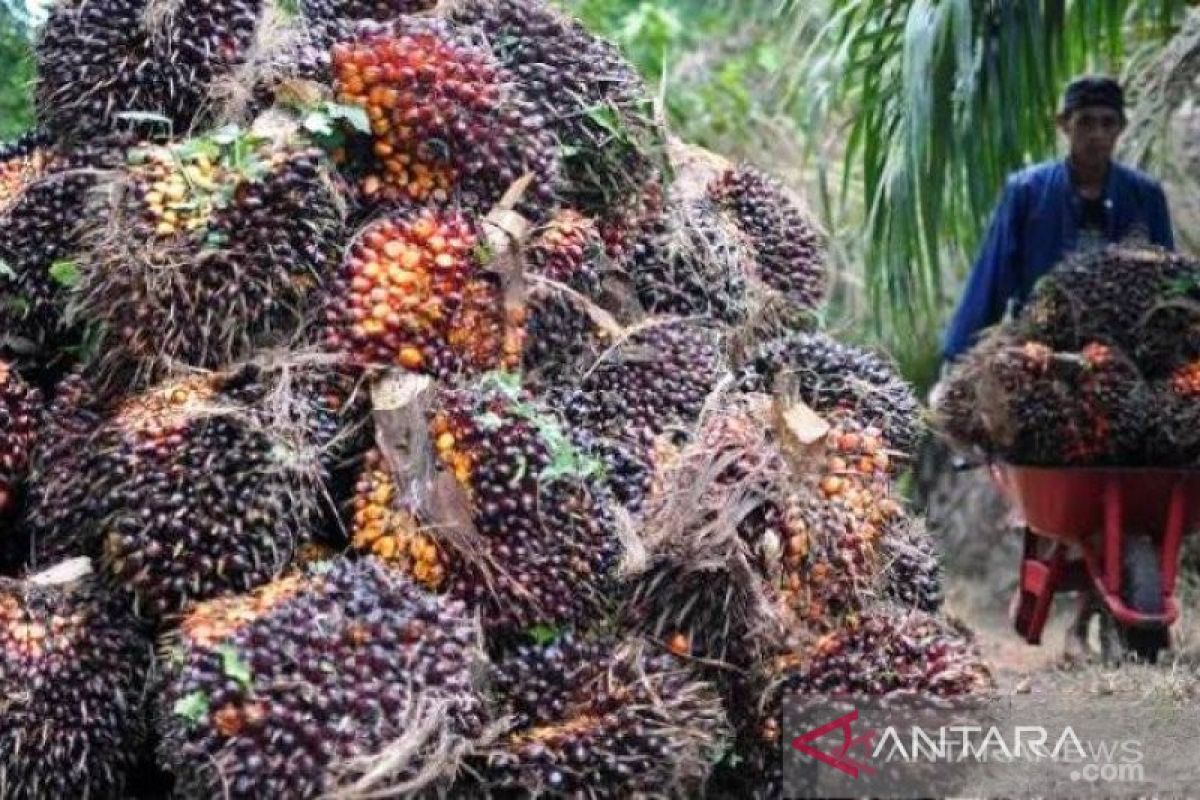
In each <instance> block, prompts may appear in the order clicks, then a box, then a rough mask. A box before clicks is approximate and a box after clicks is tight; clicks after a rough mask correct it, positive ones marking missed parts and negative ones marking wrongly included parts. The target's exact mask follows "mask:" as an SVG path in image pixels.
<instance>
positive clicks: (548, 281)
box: [522, 210, 604, 381]
mask: <svg viewBox="0 0 1200 800" xmlns="http://www.w3.org/2000/svg"><path fill="white" fill-rule="evenodd" d="M523 255H524V258H525V264H524V267H525V271H526V279H527V280H532V281H533V282H534V283H533V286H532V287H531V288H530V290H529V293H528V298H527V303H528V309H527V313H528V322H527V324H526V337H525V353H524V358H523V362H522V365H523V367H524V369H525V370H526V371H527V372H540V373H541V375H542V380H543V381H546V380H547V379H550V378H552V377H553V376H554V375H555V374H556V373H557V372H560V371H561V370H563V369H565V368H567V367H568V366H569V365H570V364H571V363H573V362H576V361H578V359H579V358H580V357H581V356H583V355H584V353H585V352H587V351H588V350H589V348H594V347H596V346H598V344H599V343H600V342H602V341H603V339H604V331H603V329H601V328H600V327H599V326H598V325H597V323H596V321H595V320H594V319H593V318H592V316H591V315H590V314H589V313H588V308H587V307H586V306H587V304H593V305H597V304H599V303H600V302H602V301H603V299H604V298H603V293H604V285H603V284H604V275H603V269H604V265H603V264H602V263H601V262H602V260H603V258H604V242H603V240H602V239H601V238H600V231H599V229H598V228H597V227H596V224H595V222H593V221H592V220H590V219H588V218H587V217H585V216H583V215H582V214H580V213H579V212H577V211H572V210H565V211H561V212H559V213H558V214H556V215H555V216H554V217H553V218H552V219H551V220H550V221H549V222H547V223H546V224H545V225H544V226H542V227H541V228H540V229H539V230H538V231H536V232H535V234H534V236H533V237H532V240H531V241H530V242H529V244H528V245H526V247H525V250H524V254H523Z"/></svg>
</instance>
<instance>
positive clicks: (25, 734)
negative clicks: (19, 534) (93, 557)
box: [0, 562, 153, 798]
mask: <svg viewBox="0 0 1200 800" xmlns="http://www.w3.org/2000/svg"><path fill="white" fill-rule="evenodd" d="M86 572H87V564H86V562H84V563H83V565H80V564H79V563H78V562H74V563H73V562H66V563H63V564H61V565H59V566H57V567H56V568H54V569H52V570H48V571H46V572H43V573H40V574H38V575H34V576H31V577H30V578H29V579H27V580H23V581H18V580H12V579H9V578H0V695H2V696H3V697H4V703H3V705H4V713H3V714H0V795H2V796H4V797H13V798H16V797H29V798H55V797H122V796H126V795H125V792H124V790H125V788H126V786H127V783H128V781H129V779H130V777H131V772H132V770H133V769H134V767H135V765H136V763H137V758H138V753H139V750H140V747H141V745H142V743H143V741H144V740H145V737H146V734H147V731H146V730H145V728H146V725H145V717H144V712H145V710H146V709H145V706H146V700H147V693H146V682H147V680H148V678H149V673H150V669H151V662H152V659H153V645H152V643H151V641H150V639H149V638H148V636H147V635H146V631H145V630H143V625H142V623H140V622H139V621H138V620H136V619H135V618H134V617H133V616H132V615H131V614H130V613H129V611H128V609H127V607H126V605H125V604H124V602H123V601H122V600H121V599H119V598H117V597H115V596H114V595H113V594H111V593H110V592H109V591H107V590H106V589H105V588H103V587H102V586H101V585H100V584H99V583H98V582H97V581H96V580H95V579H94V577H93V576H90V575H87V574H86Z"/></svg>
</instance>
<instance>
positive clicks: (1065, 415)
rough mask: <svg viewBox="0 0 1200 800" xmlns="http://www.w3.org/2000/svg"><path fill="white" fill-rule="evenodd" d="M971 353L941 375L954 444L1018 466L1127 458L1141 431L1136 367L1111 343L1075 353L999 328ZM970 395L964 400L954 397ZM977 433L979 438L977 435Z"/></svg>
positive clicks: (1142, 398)
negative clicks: (975, 447) (956, 441)
mask: <svg viewBox="0 0 1200 800" xmlns="http://www.w3.org/2000/svg"><path fill="white" fill-rule="evenodd" d="M994 339H995V341H991V342H988V343H987V344H986V345H982V344H981V346H980V347H978V348H977V349H976V350H973V351H971V352H970V353H969V354H968V355H967V356H966V357H965V358H964V359H963V361H962V363H961V364H959V365H957V366H956V367H955V369H954V370H953V371H952V372H951V374H950V375H949V376H948V378H947V382H948V391H949V390H953V391H954V395H953V396H952V399H953V400H954V404H953V405H952V406H951V407H950V408H949V409H942V410H941V411H940V412H939V413H940V416H941V417H942V418H943V419H944V420H946V421H947V423H948V424H949V426H950V433H951V435H952V436H954V437H955V438H957V439H959V440H960V441H968V442H970V443H972V444H975V445H978V446H980V447H981V448H983V449H984V450H985V451H986V452H989V453H993V454H996V455H998V456H1000V457H1002V458H1004V459H1006V460H1009V461H1012V462H1014V463H1020V464H1034V465H1039V464H1040V465H1088V464H1104V463H1128V462H1130V461H1131V460H1135V459H1137V458H1139V455H1138V453H1139V451H1140V450H1141V449H1142V448H1143V446H1144V437H1145V430H1146V419H1145V416H1146V413H1147V411H1146V391H1145V389H1144V387H1143V380H1142V377H1141V375H1140V373H1139V372H1138V370H1137V368H1136V367H1135V366H1133V364H1131V363H1130V362H1129V361H1128V359H1126V358H1124V357H1123V356H1122V355H1121V354H1120V353H1119V352H1118V351H1116V350H1115V349H1114V348H1113V347H1110V346H1109V345H1106V344H1101V343H1099V342H1091V343H1088V344H1087V345H1085V346H1084V347H1083V349H1082V350H1081V351H1080V352H1078V353H1070V352H1056V351H1054V350H1053V349H1051V347H1050V346H1049V345H1047V344H1045V343H1042V342H1037V341H1024V342H1022V341H1019V340H1013V339H1011V338H1009V337H1008V336H1006V335H1005V333H1004V331H1000V332H997V334H995V336H994ZM968 397H969V398H971V401H970V402H967V401H960V399H961V398H968ZM980 431H983V432H985V433H986V436H985V437H984V438H982V439H979V438H968V437H977V436H978V433H979V432H980Z"/></svg>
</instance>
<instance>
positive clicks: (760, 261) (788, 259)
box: [708, 166, 828, 310]
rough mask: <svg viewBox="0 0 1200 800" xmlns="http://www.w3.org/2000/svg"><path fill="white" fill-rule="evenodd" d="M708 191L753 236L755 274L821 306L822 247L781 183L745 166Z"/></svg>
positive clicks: (794, 299) (796, 299)
mask: <svg viewBox="0 0 1200 800" xmlns="http://www.w3.org/2000/svg"><path fill="white" fill-rule="evenodd" d="M708 194H709V196H710V197H711V198H712V199H713V200H714V201H715V202H716V203H717V205H718V206H720V207H721V208H722V209H723V210H725V211H726V212H727V213H729V214H731V215H732V216H733V219H734V221H735V222H736V224H737V226H738V228H739V230H741V231H742V232H743V233H744V234H745V235H746V236H747V238H748V239H749V240H750V244H751V248H752V252H753V254H754V263H755V270H754V276H755V277H756V278H758V279H759V280H760V281H762V282H763V283H764V284H765V285H766V286H767V287H768V288H770V289H773V290H775V291H777V292H781V293H782V294H783V295H784V296H785V297H786V298H787V300H788V301H790V302H791V303H793V304H795V305H796V306H798V307H800V308H802V309H806V310H814V309H816V308H817V307H818V306H820V304H821V302H822V301H823V300H824V297H825V292H826V290H827V288H828V287H827V276H826V274H825V252H824V245H823V243H822V241H821V237H820V235H819V233H818V232H817V229H816V227H815V226H814V225H813V224H812V223H811V222H810V221H809V220H808V219H806V218H805V215H804V213H803V212H802V211H801V210H800V209H799V207H798V206H797V205H796V203H795V202H794V201H793V200H792V199H791V198H790V197H788V195H787V192H786V190H784V188H783V187H782V186H781V185H780V184H779V182H778V181H776V180H775V179H774V178H772V177H771V176H769V175H767V174H766V173H764V172H761V171H759V170H757V169H755V168H754V167H750V166H741V167H737V168H735V169H729V170H726V171H725V172H724V173H723V174H722V175H721V176H720V177H718V178H717V179H715V180H714V181H713V182H712V183H711V184H710V185H709V187H708Z"/></svg>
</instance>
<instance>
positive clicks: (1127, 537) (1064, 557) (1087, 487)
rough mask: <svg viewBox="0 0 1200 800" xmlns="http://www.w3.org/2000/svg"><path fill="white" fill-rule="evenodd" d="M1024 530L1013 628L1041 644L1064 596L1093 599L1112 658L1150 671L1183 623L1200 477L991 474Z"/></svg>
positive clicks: (1101, 470) (1074, 471)
mask: <svg viewBox="0 0 1200 800" xmlns="http://www.w3.org/2000/svg"><path fill="white" fill-rule="evenodd" d="M991 473H992V477H993V479H994V480H995V482H996V483H997V484H998V485H999V486H1000V488H1001V490H1002V491H1003V492H1004V494H1005V495H1006V496H1007V497H1008V499H1009V501H1010V502H1011V503H1012V505H1013V510H1014V512H1015V514H1016V516H1017V517H1018V518H1019V520H1018V521H1019V522H1020V523H1023V525H1024V529H1025V545H1024V554H1023V557H1022V559H1021V576H1020V577H1021V579H1020V585H1019V587H1018V589H1017V592H1018V594H1017V597H1016V598H1014V604H1015V611H1014V614H1013V625H1014V627H1015V628H1016V630H1017V633H1019V634H1020V635H1021V636H1022V637H1023V638H1024V639H1025V641H1027V642H1029V643H1030V644H1040V643H1041V638H1042V631H1043V629H1044V628H1045V626H1046V620H1047V618H1048V617H1049V615H1050V606H1051V602H1052V601H1053V599H1054V595H1055V593H1057V592H1065V591H1080V590H1087V589H1091V590H1093V591H1094V592H1095V596H1096V597H1098V598H1100V600H1101V601H1102V602H1103V608H1102V613H1103V614H1104V615H1105V616H1102V618H1101V622H1102V627H1101V645H1102V650H1103V651H1104V653H1105V657H1106V658H1110V657H1111V656H1112V655H1113V654H1114V651H1115V652H1116V653H1120V652H1122V651H1124V652H1132V653H1136V655H1137V656H1138V657H1139V658H1141V659H1144V660H1145V661H1148V662H1150V663H1153V662H1154V661H1156V660H1157V658H1158V654H1159V651H1160V650H1162V649H1164V648H1166V647H1168V646H1169V645H1170V633H1169V628H1170V626H1171V624H1172V623H1174V622H1175V620H1176V619H1178V617H1179V602H1178V600H1176V598H1175V582H1176V578H1177V576H1178V573H1179V558H1180V550H1181V545H1182V543H1183V537H1184V536H1186V535H1188V534H1191V533H1194V532H1195V531H1196V530H1197V527H1198V525H1200V471H1197V470H1182V469H1157V468H1138V469H1126V468H1106V467H1023V466H1014V465H1011V464H992V465H991Z"/></svg>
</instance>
